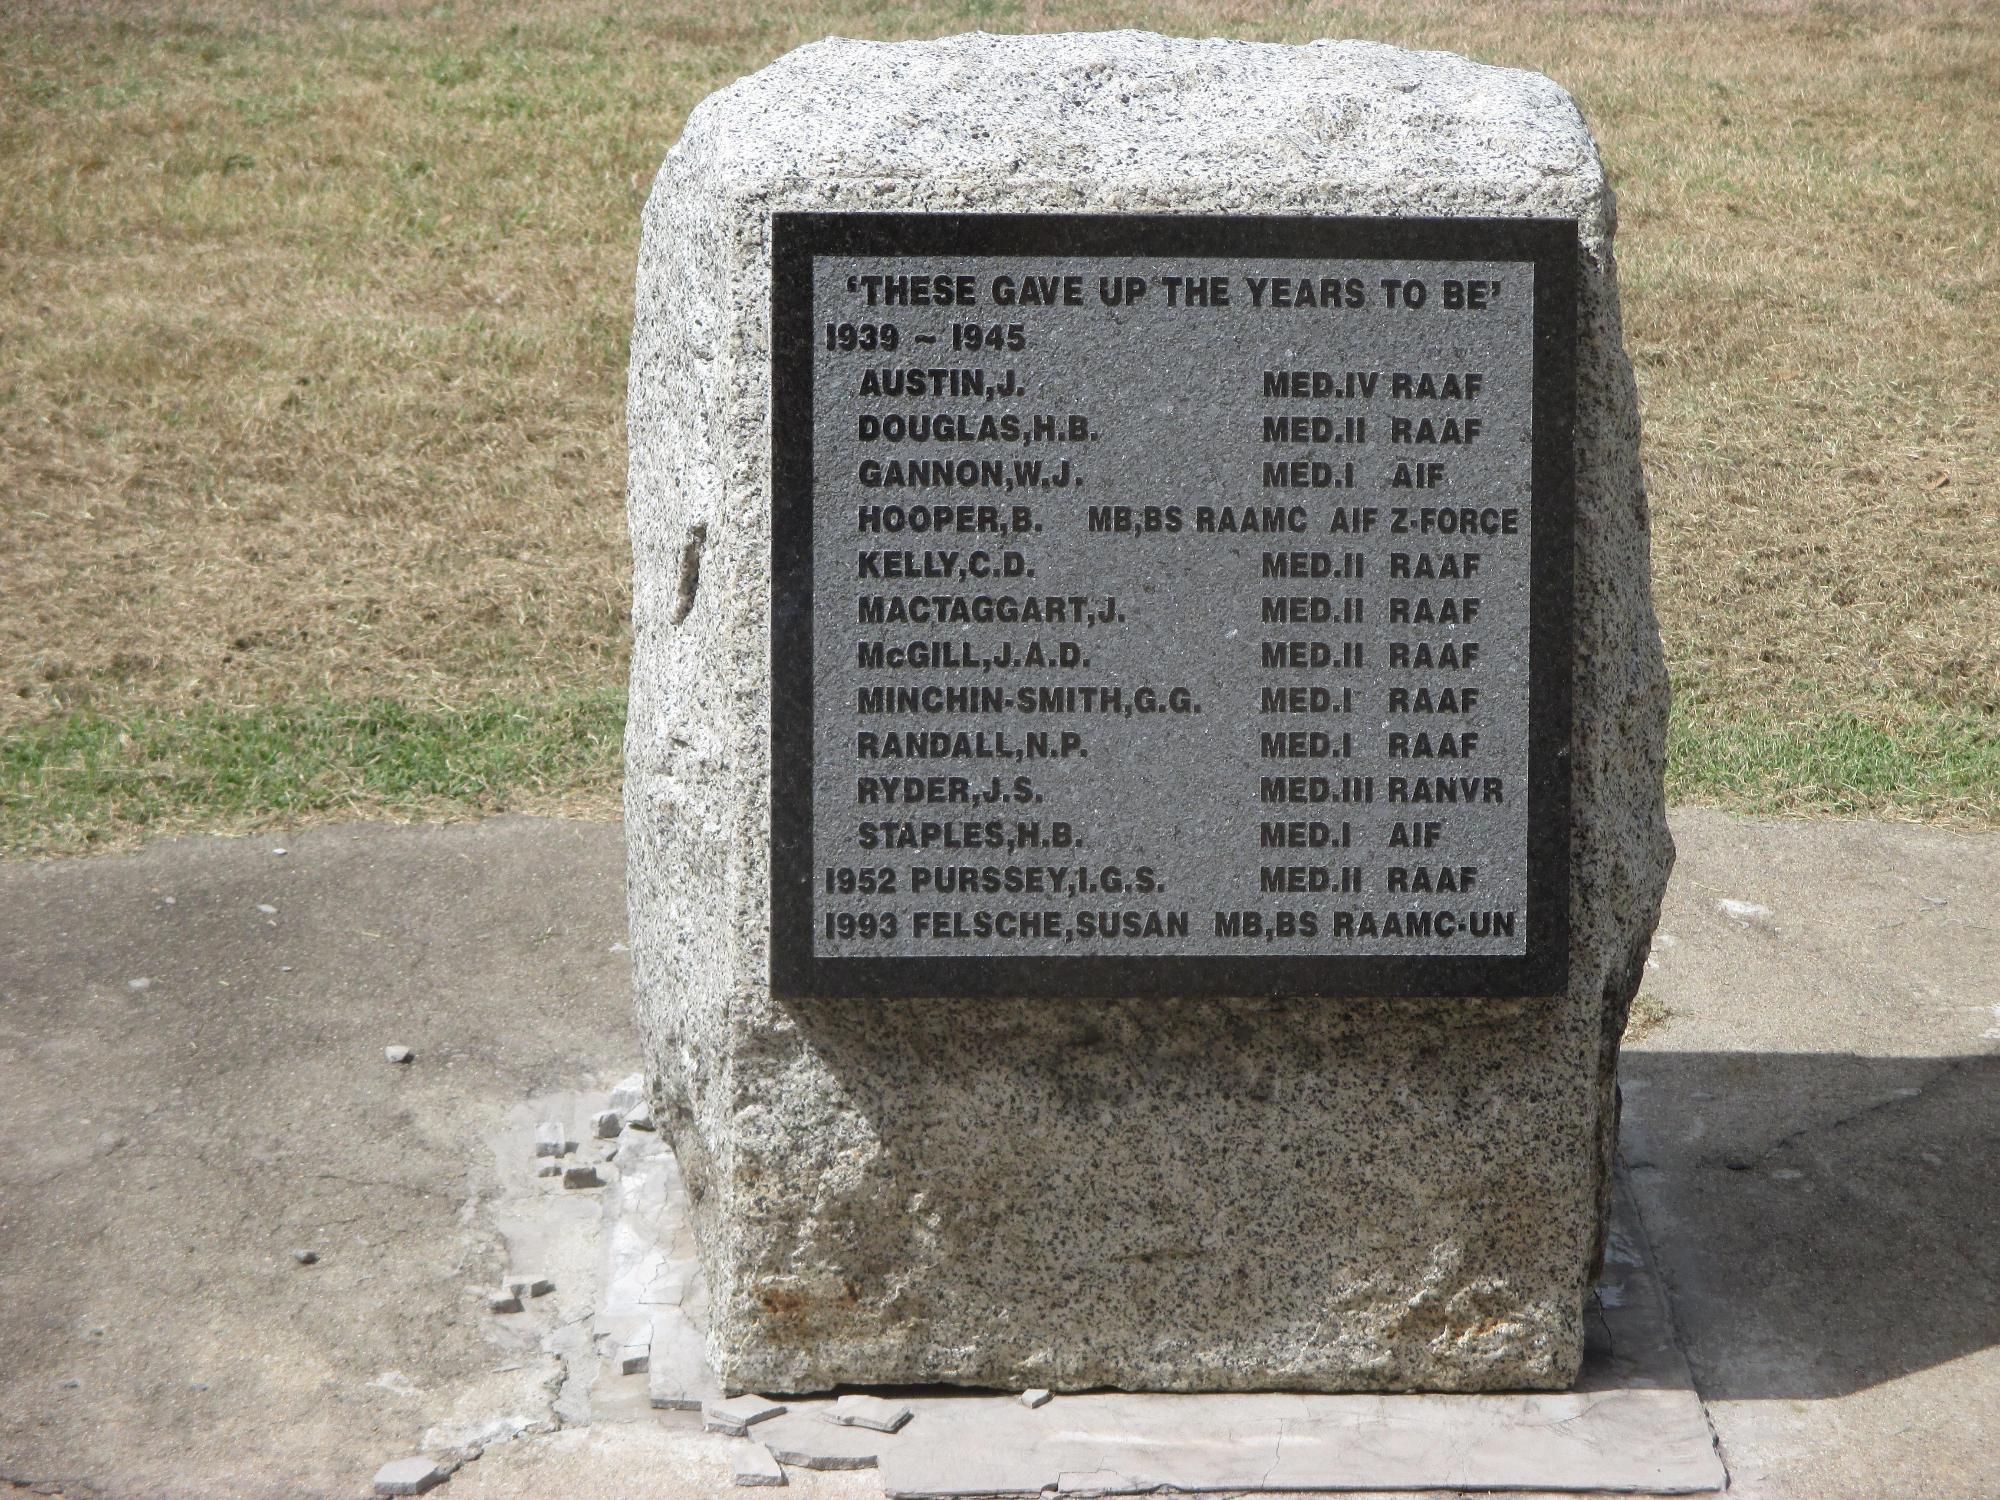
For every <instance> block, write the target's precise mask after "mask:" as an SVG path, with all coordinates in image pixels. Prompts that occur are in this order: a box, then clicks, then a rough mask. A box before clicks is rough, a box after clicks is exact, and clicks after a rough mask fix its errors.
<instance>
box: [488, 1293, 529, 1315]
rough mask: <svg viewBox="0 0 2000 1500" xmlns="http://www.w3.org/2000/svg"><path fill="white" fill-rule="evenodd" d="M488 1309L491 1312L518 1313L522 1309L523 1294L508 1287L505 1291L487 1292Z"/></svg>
mask: <svg viewBox="0 0 2000 1500" xmlns="http://www.w3.org/2000/svg"><path fill="white" fill-rule="evenodd" d="M486 1310H487V1311H488V1312H490V1313H517V1312H519V1311H520V1310H521V1294H520V1293H519V1292H517V1291H514V1290H513V1289H512V1288H508V1289H507V1290H504V1291H498V1292H488V1293H487V1294H486Z"/></svg>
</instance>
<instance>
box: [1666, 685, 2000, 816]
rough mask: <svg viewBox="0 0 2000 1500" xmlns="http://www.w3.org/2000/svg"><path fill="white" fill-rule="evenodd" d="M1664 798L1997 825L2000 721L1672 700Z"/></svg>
mask: <svg viewBox="0 0 2000 1500" xmlns="http://www.w3.org/2000/svg"><path fill="white" fill-rule="evenodd" d="M1667 798H1668V800H1669V801H1670V802H1697V803H1708V804H1712V805H1717V806H1723V807H1729V808H1733V809H1735V810H1736V811H1739V812H1752V813H1781V814H1788V815H1792V816H1836V817H1875V818H1883V817H1886V818H1912V819H1924V820H1926V821H1942V822H1963V823H1977V824H1983V825H1987V826H1992V825H1993V824H1995V823H2000V719H1996V718H1995V717H1994V716H1993V715H1990V714H1984V713H1981V712H1979V711H1977V710H1976V709H1959V710H1951V709H1942V708H1937V709H1931V710H1929V711H1926V712H1922V713H1918V714H1914V715H1911V716H1909V717H1907V718H1903V719H1901V720H1900V721H1899V722H1897V723H1896V724H1894V725H1893V726H1886V727H1885V726H1883V725H1880V724H1873V723H1869V722H1867V721H1865V720H1863V719H1861V718H1859V717H1857V716H1855V715H1853V714H1846V713H1827V714H1822V715H1818V716H1814V717H1808V718H1803V719H1786V720H1780V719H1777V718H1774V717H1747V716H1745V715H1743V714H1742V713H1741V712H1740V711H1737V712H1732V713H1729V714H1722V713H1718V712H1716V711H1715V710H1714V709H1712V708H1710V707H1709V706H1707V705H1704V704H1702V703H1700V702H1693V703H1687V704H1681V703H1676V704H1675V706H1674V715H1673V725H1672V729H1671V732H1670V735H1669V738H1668V742H1667Z"/></svg>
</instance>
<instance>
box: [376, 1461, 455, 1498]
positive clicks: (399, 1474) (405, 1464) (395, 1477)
mask: <svg viewBox="0 0 2000 1500" xmlns="http://www.w3.org/2000/svg"><path fill="white" fill-rule="evenodd" d="M449 1477H450V1476H449V1474H448V1473H447V1472H446V1471H445V1470H444V1469H442V1468H440V1467H438V1465H436V1464H434V1463H432V1462H431V1461H430V1460H429V1459H428V1458H398V1459H393V1460H391V1461H390V1462H388V1463H386V1464H384V1465H382V1467H381V1468H379V1469H377V1470H376V1471H375V1493H376V1494H378V1495H421V1494H423V1493H424V1491H426V1490H434V1489H436V1488H437V1487H438V1486H439V1485H441V1484H443V1483H444V1482H445V1480H446V1479H447V1478H449Z"/></svg>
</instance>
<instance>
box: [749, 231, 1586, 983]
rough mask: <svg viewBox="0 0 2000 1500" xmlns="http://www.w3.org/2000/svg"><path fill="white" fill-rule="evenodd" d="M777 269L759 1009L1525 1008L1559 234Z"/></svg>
mask: <svg viewBox="0 0 2000 1500" xmlns="http://www.w3.org/2000/svg"><path fill="white" fill-rule="evenodd" d="M774 235H775V246H774V256H773V277H772V384H773V406H772V462H773V516H772V575H773V590H772V622H771V669H772V762H771V826H772V861H771V909H772V918H771V920H772V931H771V939H772V941H771V951H772V959H771V981H772V987H773V989H774V991H775V992H776V993H778V994H780V995H783V996H795V997H796V996H810V995H829V996H831V995H849V996H856V995H858V996H869V995H874V996H884V997H887V996H917V995H926V996H954V995H966V996H973V995H1009V994H1015V995H1074V996H1093V995H1094V996H1110V995H1127V996H1157V995H1262V994H1289V995H1320V996H1335V995H1355V996H1361V995H1440V996H1452V995H1463V996H1477V995H1532V994H1544V993H1550V992H1553V991H1557V990H1560V989H1561V988H1562V987H1563V985H1564V983H1565V980H1566V975H1567V946H1568V934H1567V928H1568V901H1569V894H1568V893H1569V874H1568V859H1569V831H1568V808H1569V672H1570V653H1571V643H1570V618H1569V617H1570V546H1571V540H1570V520H1571V488H1572V473H1571V427H1572V422H1573V410H1574V404H1575V396H1574V368H1573V351H1574V345H1575V322H1576V309H1575V285H1574V284H1575V259H1576V255H1577V241H1576V226H1575V225H1574V223H1572V222H1569V221H1549V220H1520V219H1502V220H1493V219H1477V220H1473V219H1432V220H1412V219H1319V218H1234V217H1230V218H1213V217H1174V216H1089V217H1083V216H1022V215H945V214H936V215H930V214H924V215H902V214H893V215H888V214H885V215H877V214H780V215H778V216H776V218H775V219H774Z"/></svg>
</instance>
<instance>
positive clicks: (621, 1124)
mask: <svg viewBox="0 0 2000 1500" xmlns="http://www.w3.org/2000/svg"><path fill="white" fill-rule="evenodd" d="M590 1128H591V1129H592V1130H594V1131H596V1132H597V1138H598V1139H599V1140H600V1141H614V1140H616V1139H618V1132H619V1131H621V1130H623V1129H624V1128H625V1121H624V1119H623V1118H622V1117H621V1116H620V1115H619V1113H618V1111H617V1110H615V1109H600V1110H599V1111H598V1112H597V1113H596V1114H594V1115H592V1116H591V1117H590Z"/></svg>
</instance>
